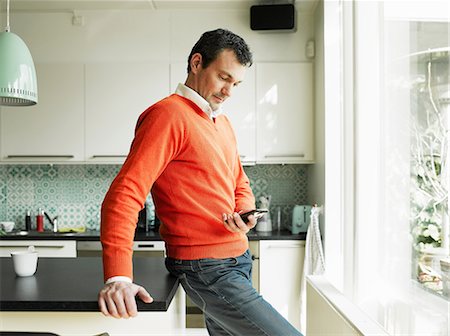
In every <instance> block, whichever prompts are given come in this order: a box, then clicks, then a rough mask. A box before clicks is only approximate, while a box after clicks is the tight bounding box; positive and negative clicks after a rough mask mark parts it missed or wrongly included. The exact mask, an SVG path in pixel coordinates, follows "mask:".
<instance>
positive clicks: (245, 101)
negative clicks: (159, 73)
mask: <svg viewBox="0 0 450 336" xmlns="http://www.w3.org/2000/svg"><path fill="white" fill-rule="evenodd" d="M186 67H187V65H186V63H173V64H171V65H170V89H171V92H175V89H176V88H177V86H178V84H179V83H184V82H185V81H186V78H187V68H186ZM222 108H223V113H225V114H226V116H227V117H228V118H229V119H230V122H231V124H232V125H233V128H234V131H235V134H236V139H237V142H238V152H239V155H240V156H241V161H242V163H243V164H254V163H255V160H256V116H255V111H256V103H255V66H254V65H253V66H252V67H250V68H249V69H247V71H246V74H245V78H244V81H243V82H242V83H241V84H239V86H238V87H236V88H234V89H233V91H232V95H231V97H230V98H228V99H227V101H225V103H223V105H222Z"/></svg>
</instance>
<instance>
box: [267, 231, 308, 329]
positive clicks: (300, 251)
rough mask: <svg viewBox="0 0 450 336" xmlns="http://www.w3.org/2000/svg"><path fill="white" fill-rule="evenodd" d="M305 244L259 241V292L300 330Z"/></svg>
mask: <svg viewBox="0 0 450 336" xmlns="http://www.w3.org/2000/svg"><path fill="white" fill-rule="evenodd" d="M304 257H305V242H304V241H293V240H261V241H260V242H259V292H260V294H261V295H262V296H263V297H264V299H265V300H267V301H268V302H269V303H270V304H271V305H272V306H273V307H275V309H277V310H278V312H279V313H280V314H281V315H283V316H284V317H285V318H286V319H287V320H288V321H289V322H290V323H291V324H292V325H294V326H295V327H296V328H300V288H301V286H300V283H301V276H302V271H303V260H304Z"/></svg>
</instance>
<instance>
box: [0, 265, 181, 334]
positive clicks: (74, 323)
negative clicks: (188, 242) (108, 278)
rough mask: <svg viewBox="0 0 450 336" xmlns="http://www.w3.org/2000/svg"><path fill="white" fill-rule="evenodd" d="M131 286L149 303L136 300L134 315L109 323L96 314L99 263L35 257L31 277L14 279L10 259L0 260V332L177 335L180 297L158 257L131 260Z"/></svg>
mask: <svg viewBox="0 0 450 336" xmlns="http://www.w3.org/2000/svg"><path fill="white" fill-rule="evenodd" d="M133 263H134V276H135V279H134V280H135V282H136V283H139V284H141V285H143V286H144V287H145V288H146V289H147V290H148V291H149V293H150V295H151V296H152V297H153V298H154V302H153V303H151V304H145V303H144V302H142V301H140V300H137V304H138V310H139V314H138V316H137V317H135V318H131V319H120V320H119V319H114V318H112V317H105V316H103V315H102V314H101V313H100V312H99V308H98V304H97V295H98V292H99V290H100V289H101V288H102V286H103V274H102V261H101V258H40V259H39V261H38V269H37V272H36V274H35V275H34V276H31V277H23V278H21V277H16V275H15V273H14V270H13V266H12V261H11V258H0V269H1V282H0V321H1V323H0V325H1V327H0V328H1V330H0V331H23V332H24V331H28V332H30V331H32V332H53V333H56V334H58V335H94V334H100V333H103V332H108V333H109V334H110V335H112V336H113V335H130V336H131V335H143V334H145V335H161V334H164V335H166V334H167V335H169V334H170V335H182V334H183V333H184V330H185V317H186V315H185V294H184V291H183V289H182V288H181V286H179V282H178V279H177V278H175V277H173V276H171V275H170V274H169V273H168V272H167V270H166V269H165V266H164V259H163V258H138V257H136V258H134V260H133Z"/></svg>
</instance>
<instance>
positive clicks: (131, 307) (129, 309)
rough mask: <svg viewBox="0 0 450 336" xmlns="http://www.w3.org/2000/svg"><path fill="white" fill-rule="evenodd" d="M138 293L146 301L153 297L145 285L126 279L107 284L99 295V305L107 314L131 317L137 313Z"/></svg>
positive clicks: (151, 300)
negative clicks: (126, 280) (129, 281)
mask: <svg viewBox="0 0 450 336" xmlns="http://www.w3.org/2000/svg"><path fill="white" fill-rule="evenodd" d="M136 295H137V296H138V297H139V298H140V299H141V300H142V301H144V302H145V303H152V302H153V298H152V297H151V296H150V294H149V293H148V292H147V291H146V290H145V288H144V287H142V286H139V285H136V284H134V283H128V282H125V281H116V282H111V283H109V284H106V285H105V286H104V287H103V289H102V290H101V291H100V293H99V295H98V306H99V307H100V311H101V312H102V313H103V315H105V316H112V317H115V318H129V317H135V316H136V315H137V305H136V299H135V297H136Z"/></svg>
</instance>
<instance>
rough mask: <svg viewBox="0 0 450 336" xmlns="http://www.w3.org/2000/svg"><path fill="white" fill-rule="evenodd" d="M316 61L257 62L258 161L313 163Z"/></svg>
mask: <svg viewBox="0 0 450 336" xmlns="http://www.w3.org/2000/svg"><path fill="white" fill-rule="evenodd" d="M313 88H314V81H313V64H312V63H257V64H256V125H257V130H256V134H257V137H256V139H257V158H256V161H257V163H313V162H314V141H313V140H314V114H313Z"/></svg>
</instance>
